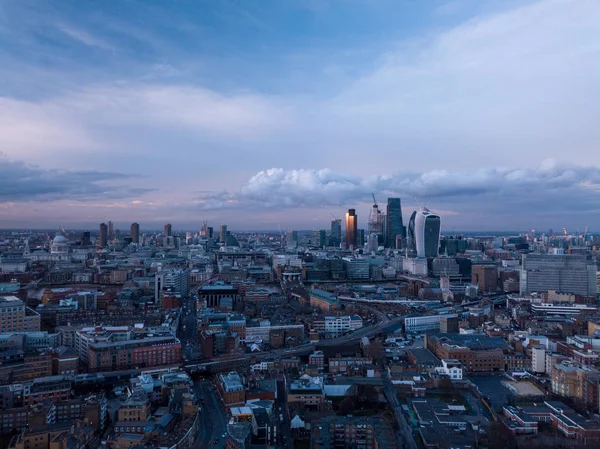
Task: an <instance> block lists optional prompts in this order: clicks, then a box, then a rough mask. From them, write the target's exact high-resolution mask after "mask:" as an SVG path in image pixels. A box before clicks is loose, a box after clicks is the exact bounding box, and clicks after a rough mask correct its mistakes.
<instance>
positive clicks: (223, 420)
mask: <svg viewBox="0 0 600 449" xmlns="http://www.w3.org/2000/svg"><path fill="white" fill-rule="evenodd" d="M194 391H195V392H196V396H197V398H198V400H199V401H200V407H201V410H200V419H201V425H200V434H199V435H198V437H197V438H196V441H195V443H194V449H207V448H215V449H221V448H223V447H225V439H224V438H223V437H222V435H223V434H224V433H226V432H227V417H226V416H225V411H224V410H223V408H222V407H221V403H220V401H219V399H218V398H217V395H216V392H215V391H214V386H213V384H212V383H211V382H210V381H208V380H196V381H194ZM215 440H218V443H217V444H215V443H214V441H215Z"/></svg>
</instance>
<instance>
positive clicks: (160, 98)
mask: <svg viewBox="0 0 600 449" xmlns="http://www.w3.org/2000/svg"><path fill="white" fill-rule="evenodd" d="M292 116H293V112H292V108H291V107H290V106H288V105H287V104H285V103H284V102H280V101H278V100H277V99H275V98H270V97H265V96H261V95H257V94H255V93H252V92H249V91H237V92H234V93H230V94H220V93H217V92H214V91H211V90H209V89H204V88H200V87H194V86H191V85H161V84H152V83H113V84H108V85H94V86H88V87H85V88H81V89H76V88H73V89H70V90H67V91H65V92H62V93H61V94H60V95H54V96H52V97H49V98H43V99H40V100H38V101H34V100H23V99H14V98H9V97H2V96H1V95H0V147H1V148H3V149H4V151H5V152H6V154H7V155H9V156H11V157H19V158H22V157H23V154H24V152H25V153H26V155H27V156H30V157H29V159H30V160H32V159H34V158H32V157H31V156H34V157H44V156H50V157H51V158H53V157H54V156H56V155H59V154H61V155H64V154H65V153H67V154H69V153H71V154H72V153H73V151H74V150H76V151H77V155H79V156H80V155H81V154H82V153H83V152H87V153H95V152H103V153H106V152H107V151H111V150H113V151H112V153H115V152H116V153H117V156H116V157H118V156H119V155H123V151H122V150H123V149H124V148H122V145H123V140H124V139H123V136H122V135H121V133H124V135H125V136H126V138H127V139H128V142H131V141H133V142H137V145H138V146H141V145H144V143H147V141H151V142H152V138H150V139H148V136H149V135H155V136H159V138H160V139H165V140H167V141H168V140H173V139H177V138H181V137H182V133H185V135H186V136H191V137H194V136H195V137H197V138H200V139H203V140H204V141H212V142H224V141H228V142H231V143H240V142H260V141H261V140H263V139H269V138H271V137H272V136H274V135H277V134H278V133H280V132H282V130H284V129H286V127H287V126H288V125H289V124H290V123H292V122H293V120H292V118H291V117H292ZM129 146H130V148H131V146H132V145H129ZM130 148H129V150H130ZM50 149H52V150H54V152H53V153H50V152H47V150H50ZM173 150H175V151H178V150H179V148H174V149H173ZM197 152H198V148H194V151H193V152H192V154H197ZM38 160H39V159H38Z"/></svg>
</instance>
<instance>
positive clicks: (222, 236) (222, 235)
mask: <svg viewBox="0 0 600 449" xmlns="http://www.w3.org/2000/svg"><path fill="white" fill-rule="evenodd" d="M219 242H220V243H226V242H227V225H221V226H220V227H219Z"/></svg>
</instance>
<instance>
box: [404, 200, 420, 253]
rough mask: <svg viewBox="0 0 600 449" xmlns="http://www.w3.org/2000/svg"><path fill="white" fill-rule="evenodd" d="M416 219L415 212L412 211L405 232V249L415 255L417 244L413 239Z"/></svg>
mask: <svg viewBox="0 0 600 449" xmlns="http://www.w3.org/2000/svg"><path fill="white" fill-rule="evenodd" d="M416 217H417V211H416V210H415V211H413V213H412V215H411V216H410V220H408V231H407V232H406V249H407V250H410V251H412V252H413V253H416V251H417V246H416V245H417V244H416V239H415V219H416Z"/></svg>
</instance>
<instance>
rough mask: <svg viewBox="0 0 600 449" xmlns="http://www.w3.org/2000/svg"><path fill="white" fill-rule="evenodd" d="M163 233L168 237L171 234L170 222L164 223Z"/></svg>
mask: <svg viewBox="0 0 600 449" xmlns="http://www.w3.org/2000/svg"><path fill="white" fill-rule="evenodd" d="M163 234H164V235H165V236H166V237H169V236H170V235H171V223H167V224H166V225H165V230H164V232H163Z"/></svg>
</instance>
